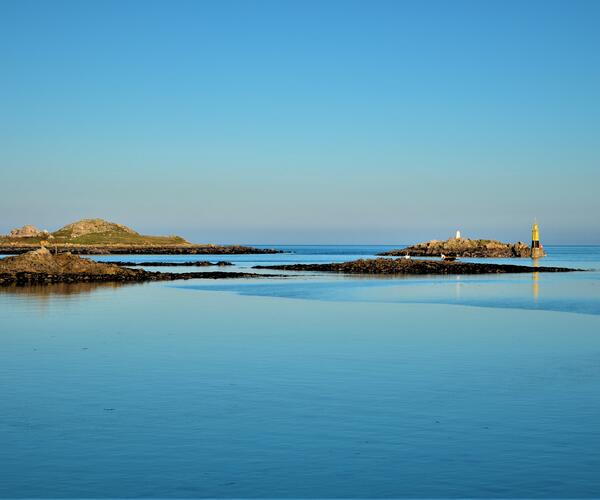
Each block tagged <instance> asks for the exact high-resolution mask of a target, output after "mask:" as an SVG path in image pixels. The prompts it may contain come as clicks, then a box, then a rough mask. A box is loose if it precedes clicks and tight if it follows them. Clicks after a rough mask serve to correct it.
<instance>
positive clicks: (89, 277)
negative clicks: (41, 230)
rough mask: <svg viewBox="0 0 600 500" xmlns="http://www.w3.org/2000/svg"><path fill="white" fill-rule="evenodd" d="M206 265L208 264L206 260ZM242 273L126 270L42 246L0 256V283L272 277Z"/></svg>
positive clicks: (120, 281)
mask: <svg viewBox="0 0 600 500" xmlns="http://www.w3.org/2000/svg"><path fill="white" fill-rule="evenodd" d="M208 264H209V265H210V264H211V263H208ZM274 276H276V275H265V274H258V273H246V272H225V271H211V272H187V273H169V272H166V273H165V272H158V271H154V272H152V271H146V270H143V269H130V268H128V267H120V266H117V265H115V264H110V263H101V262H95V261H93V260H90V259H85V258H82V257H78V256H76V255H72V254H69V253H62V254H54V255H53V254H52V253H50V251H48V250H47V249H46V248H40V249H38V250H35V251H33V252H29V253H26V254H23V255H17V256H14V257H6V258H4V259H0V286H6V285H39V284H51V283H91V282H95V283H102V282H104V283H106V282H117V283H142V282H147V281H173V280H189V279H234V278H262V277H274Z"/></svg>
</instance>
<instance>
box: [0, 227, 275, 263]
mask: <svg viewBox="0 0 600 500" xmlns="http://www.w3.org/2000/svg"><path fill="white" fill-rule="evenodd" d="M40 245H41V246H47V247H49V248H52V249H53V250H55V251H58V252H70V253H72V254H80V255H102V254H155V255H159V254H163V255H166V254H169V255H170V254H175V255H177V254H180V255H194V254H265V253H266V254H270V253H282V252H281V251H280V250H274V249H262V248H255V247H248V246H241V245H212V244H193V243H190V242H188V241H186V240H185V239H184V238H182V237H181V236H147V235H142V234H139V233H138V232H136V231H134V230H133V229H131V228H129V227H127V226H124V225H123V224H117V223H115V222H108V221H105V220H103V219H83V220H80V221H77V222H73V223H72V224H68V225H66V226H64V227H62V228H61V229H59V230H57V231H55V232H53V233H50V232H48V231H40V230H39V229H37V228H36V227H35V226H31V225H26V226H23V227H22V228H17V229H13V230H12V231H11V232H10V233H9V234H8V235H6V236H0V254H4V255H7V254H21V253H26V252H30V251H31V250H35V249H36V248H39V247H40Z"/></svg>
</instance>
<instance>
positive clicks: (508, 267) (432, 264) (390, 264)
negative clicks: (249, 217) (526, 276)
mask: <svg viewBox="0 0 600 500" xmlns="http://www.w3.org/2000/svg"><path fill="white" fill-rule="evenodd" d="M254 269H275V270H282V271H321V272H323V271H324V272H334V273H344V274H367V275H368V274H496V273H532V272H567V271H578V269H569V268H566V267H530V266H517V265H512V264H475V263H472V262H457V261H453V262H448V261H442V260H425V259H383V258H379V259H359V260H354V261H351V262H342V263H331V264H287V265H277V266H254Z"/></svg>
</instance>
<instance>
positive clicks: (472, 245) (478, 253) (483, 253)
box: [379, 238, 531, 258]
mask: <svg viewBox="0 0 600 500" xmlns="http://www.w3.org/2000/svg"><path fill="white" fill-rule="evenodd" d="M442 254H443V255H448V256H454V257H476V258H478V257H495V258H512V257H530V256H531V248H529V246H528V245H526V244H525V243H523V242H521V241H519V242H517V243H502V242H501V241H496V240H470V239H468V238H449V239H448V240H446V241H439V240H431V241H427V242H425V243H418V244H417V245H413V246H410V247H406V248H402V249H400V250H390V251H389V252H383V253H380V254H379V255H384V256H385V255H388V256H400V255H410V256H412V257H439V256H440V255H442Z"/></svg>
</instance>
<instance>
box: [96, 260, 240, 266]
mask: <svg viewBox="0 0 600 500" xmlns="http://www.w3.org/2000/svg"><path fill="white" fill-rule="evenodd" d="M103 264H113V265H115V266H119V267H139V266H145V267H210V266H213V267H225V266H233V264H232V263H231V262H227V261H225V260H220V261H219V262H208V261H204V260H199V261H188V262H158V261H156V262H153V261H149V262H125V261H119V260H117V261H106V262H103Z"/></svg>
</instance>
